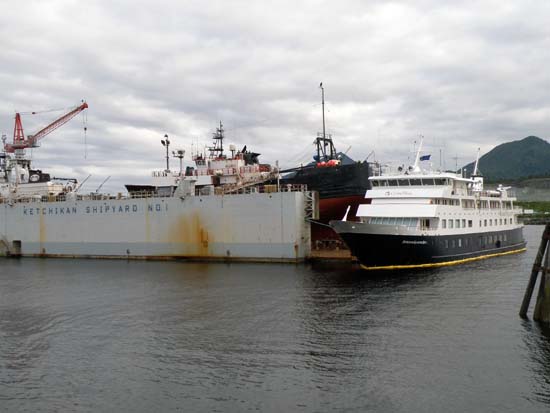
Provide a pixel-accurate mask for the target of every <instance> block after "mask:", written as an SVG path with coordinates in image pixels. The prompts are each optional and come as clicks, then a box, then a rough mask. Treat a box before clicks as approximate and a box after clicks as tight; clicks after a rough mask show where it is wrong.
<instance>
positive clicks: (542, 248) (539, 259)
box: [519, 223, 550, 318]
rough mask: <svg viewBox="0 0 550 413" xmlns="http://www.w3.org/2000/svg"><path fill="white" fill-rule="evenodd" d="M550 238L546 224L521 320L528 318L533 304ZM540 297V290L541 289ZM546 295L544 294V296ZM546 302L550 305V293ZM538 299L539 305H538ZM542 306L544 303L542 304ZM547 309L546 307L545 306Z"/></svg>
mask: <svg viewBox="0 0 550 413" xmlns="http://www.w3.org/2000/svg"><path fill="white" fill-rule="evenodd" d="M549 238H550V223H548V224H546V226H545V227H544V232H543V233H542V239H541V242H540V246H539V250H538V252H537V257H536V258H535V263H534V264H533V269H532V270H531V277H530V278H529V283H528V284H527V289H526V290H525V295H524V296H523V302H522V303H521V309H520V310H519V316H520V317H521V318H527V310H529V303H530V302H531V296H532V295H533V290H534V289H535V284H536V282H537V276H538V274H539V272H540V270H541V264H542V259H543V258H544V253H545V252H546V255H548V252H547V250H548V239H549ZM546 273H547V271H545V274H544V275H543V278H544V277H545V276H546ZM544 284H545V285H544V286H542V288H543V289H545V286H546V285H547V286H548V287H549V288H550V283H544ZM539 295H540V288H539ZM543 295H544V294H543ZM546 296H547V299H546V301H547V302H549V303H550V292H549V294H546ZM538 302H539V301H538V298H537V303H538ZM541 306H542V303H541ZM544 307H546V306H544Z"/></svg>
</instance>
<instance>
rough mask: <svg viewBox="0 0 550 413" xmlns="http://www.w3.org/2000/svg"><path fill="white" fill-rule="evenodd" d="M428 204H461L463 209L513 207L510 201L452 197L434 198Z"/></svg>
mask: <svg viewBox="0 0 550 413" xmlns="http://www.w3.org/2000/svg"><path fill="white" fill-rule="evenodd" d="M430 204H434V205H449V206H462V208H465V209H474V208H475V209H513V207H514V204H513V203H512V201H489V200H483V199H482V200H480V199H477V200H474V199H453V198H435V199H431V200H430Z"/></svg>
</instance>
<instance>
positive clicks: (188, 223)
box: [166, 213, 212, 257]
mask: <svg viewBox="0 0 550 413" xmlns="http://www.w3.org/2000/svg"><path fill="white" fill-rule="evenodd" d="M166 238H167V239H166V241H167V242H170V243H175V244H180V247H179V248H178V250H179V251H181V254H182V255H184V256H199V257H208V256H210V255H211V252H210V250H209V245H210V243H211V242H212V239H211V235H210V234H209V233H208V231H207V230H206V228H204V226H203V225H202V222H201V219H200V216H199V213H193V214H186V215H182V216H180V217H179V218H178V220H177V222H176V224H175V225H173V226H172V227H171V228H170V229H169V230H168V234H167V237H166Z"/></svg>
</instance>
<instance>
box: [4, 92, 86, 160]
mask: <svg viewBox="0 0 550 413" xmlns="http://www.w3.org/2000/svg"><path fill="white" fill-rule="evenodd" d="M87 108H88V104H87V103H86V102H84V103H82V105H80V106H78V107H76V108H74V109H73V110H71V111H70V112H68V113H66V114H65V115H63V116H61V117H60V118H58V119H56V120H54V121H53V122H52V123H50V124H49V125H48V126H46V127H44V128H42V129H41V130H39V131H38V132H36V133H35V134H34V135H29V136H27V138H26V139H25V135H24V133H23V125H22V123H21V115H20V114H19V113H16V114H15V127H14V130H13V143H11V144H9V143H8V144H5V145H4V150H5V151H6V152H9V153H13V152H15V150H16V149H25V148H34V147H36V146H38V144H37V143H38V141H39V140H40V139H42V138H43V137H44V136H46V135H48V134H49V133H51V132H53V131H54V130H56V129H57V128H59V127H60V126H62V125H64V124H65V123H67V122H68V121H70V120H71V119H72V118H74V117H75V116H76V115H78V114H79V113H80V112H82V111H83V110H84V109H87Z"/></svg>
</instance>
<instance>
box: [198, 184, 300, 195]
mask: <svg viewBox="0 0 550 413" xmlns="http://www.w3.org/2000/svg"><path fill="white" fill-rule="evenodd" d="M307 190H308V189H307V185H292V184H287V185H279V186H277V185H276V184H269V185H267V184H266V185H257V184H256V185H250V186H242V185H224V186H223V187H215V188H211V187H205V188H196V189H195V195H196V196H209V195H242V194H258V193H259V194H269V193H276V192H307Z"/></svg>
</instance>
